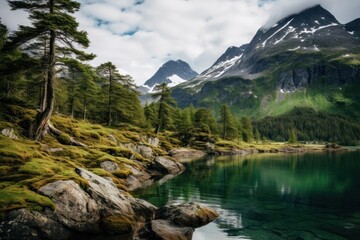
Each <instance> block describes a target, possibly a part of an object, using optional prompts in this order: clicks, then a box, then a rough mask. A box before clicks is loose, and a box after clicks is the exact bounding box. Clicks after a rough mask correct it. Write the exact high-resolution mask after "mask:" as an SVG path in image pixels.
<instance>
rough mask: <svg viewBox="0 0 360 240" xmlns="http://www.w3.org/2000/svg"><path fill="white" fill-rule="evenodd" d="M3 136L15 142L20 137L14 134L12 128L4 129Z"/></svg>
mask: <svg viewBox="0 0 360 240" xmlns="http://www.w3.org/2000/svg"><path fill="white" fill-rule="evenodd" d="M1 134H2V135H4V136H6V137H9V138H11V139H15V140H18V139H19V137H18V136H16V134H15V133H14V129H13V128H10V127H7V128H4V129H3V130H2V131H1Z"/></svg>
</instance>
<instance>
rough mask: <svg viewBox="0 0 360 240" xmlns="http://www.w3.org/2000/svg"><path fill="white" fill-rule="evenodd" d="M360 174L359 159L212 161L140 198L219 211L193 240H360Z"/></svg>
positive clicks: (316, 157)
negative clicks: (194, 203)
mask: <svg viewBox="0 0 360 240" xmlns="http://www.w3.org/2000/svg"><path fill="white" fill-rule="evenodd" d="M359 170H360V155H359V152H351V153H341V154H340V153H313V154H303V155H296V154H294V155H280V154H269V155H265V154H258V155H249V156H245V157H244V156H226V157H216V158H215V157H211V158H206V159H202V160H198V161H192V162H189V163H187V171H186V172H184V173H183V174H182V175H180V176H178V177H176V178H174V179H172V180H171V181H169V182H166V183H164V184H162V185H161V186H152V187H150V188H148V189H145V190H143V191H142V192H139V193H138V194H139V195H140V197H142V198H144V199H146V200H148V201H150V202H152V203H153V204H155V205H164V204H167V203H169V202H179V201H197V202H201V203H203V204H205V205H207V206H210V207H212V208H214V209H216V210H217V211H218V212H219V213H220V214H221V217H220V218H219V219H218V220H217V221H216V222H215V223H212V224H209V225H208V226H205V227H203V228H201V229H198V230H196V231H195V234H194V239H195V240H199V239H360V188H359V187H360V175H359V174H358V173H359ZM215 236H217V237H215Z"/></svg>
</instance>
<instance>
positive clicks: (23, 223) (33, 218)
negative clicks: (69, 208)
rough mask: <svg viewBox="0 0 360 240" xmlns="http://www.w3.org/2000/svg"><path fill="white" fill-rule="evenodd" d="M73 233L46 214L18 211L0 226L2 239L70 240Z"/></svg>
mask: <svg viewBox="0 0 360 240" xmlns="http://www.w3.org/2000/svg"><path fill="white" fill-rule="evenodd" d="M71 234H72V233H71V231H70V230H69V229H67V228H66V227H65V226H63V225H62V224H60V223H59V222H57V221H55V220H53V219H51V218H50V217H48V216H46V215H45V214H42V213H39V212H36V211H30V210H27V209H18V210H14V211H11V212H10V213H9V214H7V215H6V217H5V219H4V221H3V222H1V224H0V239H4V240H5V239H19V240H20V239H26V240H43V239H54V240H61V239H68V238H69V237H70V236H71Z"/></svg>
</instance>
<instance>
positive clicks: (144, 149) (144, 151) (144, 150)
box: [124, 143, 153, 158]
mask: <svg viewBox="0 0 360 240" xmlns="http://www.w3.org/2000/svg"><path fill="white" fill-rule="evenodd" d="M124 147H126V148H128V149H130V150H131V151H133V152H136V153H138V154H140V155H141V156H143V157H144V158H152V157H153V153H152V149H151V148H150V147H148V146H146V145H143V144H137V145H134V144H132V143H126V144H124Z"/></svg>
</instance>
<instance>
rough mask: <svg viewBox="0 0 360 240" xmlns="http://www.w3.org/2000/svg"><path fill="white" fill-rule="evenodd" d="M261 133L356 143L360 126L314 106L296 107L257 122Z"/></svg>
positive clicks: (280, 138) (277, 137) (274, 137)
mask: <svg viewBox="0 0 360 240" xmlns="http://www.w3.org/2000/svg"><path fill="white" fill-rule="evenodd" d="M253 125H254V127H256V129H258V130H259V132H260V134H261V135H262V136H264V137H266V138H268V139H271V140H276V141H287V140H288V139H291V140H295V141H296V140H298V141H327V142H335V143H339V144H342V145H356V144H358V142H359V140H360V125H359V124H358V122H356V121H354V120H352V119H350V118H347V117H345V116H341V115H336V114H329V113H323V112H317V111H315V110H313V109H311V108H295V109H294V110H292V111H291V112H289V113H287V114H284V115H281V116H276V117H265V118H264V119H261V120H258V121H254V122H253Z"/></svg>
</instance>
